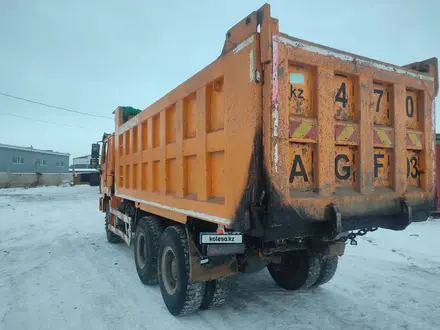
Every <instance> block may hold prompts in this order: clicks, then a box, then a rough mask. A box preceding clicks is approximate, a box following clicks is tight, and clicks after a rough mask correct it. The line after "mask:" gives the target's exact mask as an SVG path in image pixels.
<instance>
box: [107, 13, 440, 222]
mask: <svg viewBox="0 0 440 330" xmlns="http://www.w3.org/2000/svg"><path fill="white" fill-rule="evenodd" d="M259 25H260V26H259ZM258 26H259V27H258ZM258 31H260V32H258ZM426 66H428V69H427V70H425V69H424V70H425V71H423V72H418V71H414V70H421V68H425V67H426ZM421 75H423V77H422V78H421ZM437 77H438V75H437V67H436V62H435V61H433V60H429V61H425V62H420V63H415V64H411V65H410V67H409V68H408V67H397V66H393V65H390V64H386V63H382V62H378V61H375V60H371V59H367V58H364V57H361V56H357V55H353V54H349V53H346V52H343V51H339V50H334V49H331V48H328V47H325V46H321V45H316V44H313V43H311V42H308V41H303V40H299V39H295V38H292V37H289V36H287V35H285V34H282V33H279V32H278V21H277V20H276V19H274V18H272V17H271V16H270V7H269V5H265V6H263V7H262V8H261V9H260V10H259V11H256V12H253V13H252V14H250V15H249V16H247V17H246V18H244V19H243V20H242V21H241V22H239V23H238V24H237V25H236V26H234V27H233V28H231V29H230V30H229V31H228V33H227V36H226V41H225V44H224V48H223V52H222V56H221V57H220V58H218V59H217V60H215V61H214V62H213V63H211V64H210V65H209V66H207V67H206V68H204V69H203V70H201V71H200V72H199V73H197V74H195V75H194V76H193V77H191V78H190V79H188V80H187V81H186V82H184V83H183V84H181V85H180V86H178V87H176V88H175V89H174V90H172V91H171V92H170V93H168V94H167V95H165V96H164V97H162V98H161V99H159V100H158V101H157V102H155V103H154V104H152V105H151V106H149V107H148V108H146V109H144V110H143V111H142V112H141V113H139V114H138V115H137V116H135V117H133V118H132V119H129V120H128V121H127V120H126V121H124V120H123V117H122V113H123V108H122V107H118V108H117V109H116V111H115V116H116V127H115V133H114V134H113V135H111V137H110V138H108V140H106V141H108V152H107V160H106V162H107V163H105V164H104V178H105V180H104V185H106V186H107V188H110V187H111V184H112V182H113V176H114V182H115V195H116V196H119V197H121V198H125V199H130V200H133V201H135V202H137V203H139V206H140V208H141V209H144V210H148V211H149V212H152V213H156V214H162V215H164V214H165V213H166V214H167V217H169V218H172V219H174V220H176V221H179V222H186V220H187V217H196V218H200V219H202V220H206V221H210V222H214V223H221V224H224V225H225V226H227V227H230V226H231V225H232V222H233V221H235V220H240V219H236V213H237V210H239V209H240V208H241V207H242V206H241V205H242V204H241V203H243V200H244V198H245V197H244V196H245V195H246V194H247V193H246V194H245V190H246V189H248V188H249V187H250V188H249V189H251V188H252V187H253V185H254V184H256V183H255V182H257V181H258V176H259V175H262V173H259V174H258V173H257V174H255V173H253V172H252V171H251V170H250V169H252V168H253V167H252V166H253V163H252V162H253V161H254V159H257V161H259V162H260V163H259V164H261V167H262V168H263V169H264V173H265V174H266V175H267V180H268V181H267V182H265V184H267V186H264V190H265V191H266V193H269V194H271V195H270V196H275V195H277V196H280V197H279V198H280V200H279V203H280V205H282V206H286V207H291V208H293V209H296V210H301V214H302V215H303V216H304V217H306V218H309V219H314V220H324V219H325V215H324V210H325V208H326V206H327V205H328V204H329V203H334V204H336V205H338V206H339V208H340V210H341V213H342V214H343V216H358V215H361V214H365V213H368V212H370V211H371V212H374V213H381V212H382V213H383V212H386V211H385V210H388V209H389V208H392V207H393V205H394V204H393V203H394V201H395V199H396V198H398V197H400V196H402V195H405V197H406V198H407V199H408V201H409V203H410V205H413V206H419V205H422V204H423V203H424V202H425V201H426V200H432V199H433V198H434V185H435V179H434V174H433V172H434V168H433V159H434V157H435V156H434V150H433V149H432V145H433V139H434V134H433V132H432V123H433V119H432V109H431V104H432V100H433V98H434V97H435V95H436V94H437V89H438V81H437V79H438V78H437ZM259 136H261V137H262V141H261V140H258V137H259ZM255 141H257V142H255ZM259 141H261V142H262V144H263V146H264V149H258V148H257V149H258V150H260V151H259V152H261V154H259V155H258V157H257V158H254V157H256V156H255V155H256V147H257V146H258V145H256V143H257V144H258V143H260V142H259ZM407 141H410V142H411V143H410V142H407ZM417 141H419V142H420V143H419V144H418V143H417ZM414 157H416V158H417V161H416V162H417V164H416V165H414V160H412V162H413V163H412V165H411V164H410V167H411V166H412V170H413V172H412V173H413V174H415V173H417V177H416V178H414V177H412V176H411V173H410V176H409V178H408V177H407V174H408V171H407V167H408V166H407V165H408V158H410V159H412V158H414ZM251 172H252V173H251ZM260 188H261V187H260ZM260 188H259V189H257V190H258V191H255V192H252V194H253V195H252V194H251V193H250V194H251V195H252V197H251V198H253V199H254V200H252V201H249V202H255V201H256V199H257V198H258V196H256V195H257V194H260V193H261V189H260ZM246 196H247V195H246ZM422 206H423V205H422ZM158 210H161V211H158Z"/></svg>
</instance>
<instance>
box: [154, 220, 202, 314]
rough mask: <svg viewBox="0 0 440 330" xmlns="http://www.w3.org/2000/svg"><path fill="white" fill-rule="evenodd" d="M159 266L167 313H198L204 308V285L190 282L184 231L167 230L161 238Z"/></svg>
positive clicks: (186, 240)
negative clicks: (202, 305) (202, 306)
mask: <svg viewBox="0 0 440 330" xmlns="http://www.w3.org/2000/svg"><path fill="white" fill-rule="evenodd" d="M157 262H158V273H159V285H160V291H161V293H162V298H163V300H164V302H165V305H166V306H167V308H168V311H169V312H170V313H171V314H172V315H174V316H181V315H185V314H190V313H193V312H195V311H197V310H198V309H199V308H200V306H201V304H202V300H203V297H204V293H205V283H204V282H196V283H193V282H192V281H191V280H190V278H189V271H190V265H189V252H188V238H187V235H186V231H185V227H183V226H171V227H168V228H167V229H165V231H164V232H163V234H162V236H161V238H160V244H159V253H158V261H157ZM173 272H174V273H173Z"/></svg>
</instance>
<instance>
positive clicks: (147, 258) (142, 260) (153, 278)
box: [134, 216, 164, 285]
mask: <svg viewBox="0 0 440 330" xmlns="http://www.w3.org/2000/svg"><path fill="white" fill-rule="evenodd" d="M163 230H164V226H163V224H162V223H161V222H160V220H159V219H158V218H156V217H154V216H149V217H143V218H141V219H140V220H139V223H138V224H137V226H136V234H135V239H134V260H135V264H136V271H137V273H138V276H139V279H140V280H141V282H142V283H144V284H146V285H153V284H157V283H158V277H157V251H158V249H159V239H160V235H162V232H163Z"/></svg>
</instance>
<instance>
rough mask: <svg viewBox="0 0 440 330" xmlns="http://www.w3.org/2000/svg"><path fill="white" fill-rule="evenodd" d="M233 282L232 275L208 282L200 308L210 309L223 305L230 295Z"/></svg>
mask: <svg viewBox="0 0 440 330" xmlns="http://www.w3.org/2000/svg"><path fill="white" fill-rule="evenodd" d="M231 282H232V280H231V278H230V277H227V278H218V279H216V280H212V281H208V282H206V287H205V296H204V297H203V301H202V305H201V306H200V309H210V308H213V307H218V306H221V305H223V304H224V303H225V302H226V299H227V297H228V294H229V291H230V287H231Z"/></svg>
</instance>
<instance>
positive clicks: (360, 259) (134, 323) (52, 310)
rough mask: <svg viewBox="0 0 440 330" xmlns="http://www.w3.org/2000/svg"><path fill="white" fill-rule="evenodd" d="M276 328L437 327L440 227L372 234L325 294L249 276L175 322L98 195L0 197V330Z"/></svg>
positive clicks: (79, 190) (41, 191) (56, 191)
mask: <svg viewBox="0 0 440 330" xmlns="http://www.w3.org/2000/svg"><path fill="white" fill-rule="evenodd" d="M269 328H270V329H387V330H390V329H439V328H440V220H439V221H437V222H435V221H430V222H424V223H418V224H412V225H411V226H410V227H409V228H408V229H407V230H406V231H404V232H392V231H386V230H379V231H378V232H375V233H371V234H368V235H367V236H365V237H364V238H362V239H360V240H359V245H358V246H356V247H355V246H348V251H347V252H346V255H345V256H344V257H343V258H342V259H341V260H340V267H339V269H338V273H337V275H336V276H335V278H334V279H333V281H332V282H330V283H328V284H327V285H324V286H322V287H321V288H318V289H314V290H312V291H310V292H286V291H283V290H282V289H280V288H278V287H277V286H276V284H275V283H274V282H273V280H272V279H271V277H270V275H269V274H268V273H267V271H263V272H261V273H258V274H250V275H243V276H242V277H241V278H240V279H239V281H238V283H237V284H236V287H235V289H234V293H233V295H232V296H231V298H230V301H229V304H228V305H227V306H225V307H222V308H217V309H215V310H210V311H203V312H199V313H197V314H194V315H191V316H189V317H184V318H175V317H173V316H171V315H170V314H169V313H168V311H167V310H166V307H165V305H164V304H163V301H162V297H161V295H160V291H159V288H158V287H148V286H144V285H142V284H141V282H140V281H139V279H138V277H137V274H136V269H135V265H134V259H133V252H132V249H130V248H129V247H127V246H126V245H124V244H119V245H111V244H109V243H107V241H106V238H105V234H104V219H103V215H102V214H101V213H100V212H99V211H98V193H97V188H93V187H88V186H87V187H66V188H61V187H53V188H45V187H44V188H35V189H29V190H24V189H3V190H0V329H5V330H15V329H17V330H18V329H20V330H21V329H94V330H95V329H173V330H174V329H176V330H177V329H203V330H205V329H269Z"/></svg>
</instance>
